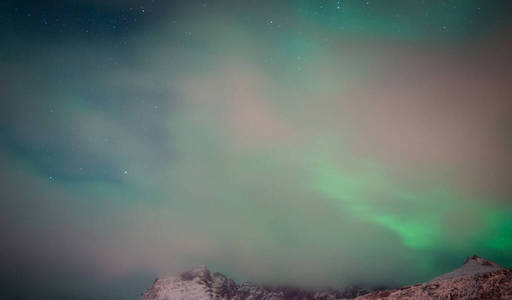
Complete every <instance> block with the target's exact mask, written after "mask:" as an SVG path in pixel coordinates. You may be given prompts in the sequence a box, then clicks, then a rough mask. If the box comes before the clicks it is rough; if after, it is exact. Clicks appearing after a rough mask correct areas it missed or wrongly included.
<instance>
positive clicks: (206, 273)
mask: <svg viewBox="0 0 512 300" xmlns="http://www.w3.org/2000/svg"><path fill="white" fill-rule="evenodd" d="M180 277H181V279H183V280H197V281H203V282H208V281H211V280H212V276H211V273H210V270H208V269H207V268H206V266H199V267H197V268H194V269H192V270H189V271H186V272H183V273H181V275H180Z"/></svg>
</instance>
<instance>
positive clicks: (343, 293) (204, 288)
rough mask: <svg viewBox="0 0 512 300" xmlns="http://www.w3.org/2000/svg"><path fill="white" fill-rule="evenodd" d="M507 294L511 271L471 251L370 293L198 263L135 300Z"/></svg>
mask: <svg viewBox="0 0 512 300" xmlns="http://www.w3.org/2000/svg"><path fill="white" fill-rule="evenodd" d="M353 298H355V299H357V300H369V299H373V300H376V299H387V300H394V299H502V300H505V299H507V300H511V299H512V270H511V269H507V268H504V267H502V266H500V265H498V264H496V263H494V262H492V261H489V260H486V259H484V258H481V257H479V256H477V255H474V256H472V257H468V258H467V259H466V261H465V262H464V264H463V265H462V266H461V267H460V268H458V269H455V270H453V271H451V272H449V273H446V274H442V275H440V276H438V277H435V278H434V279H432V280H430V281H428V282H425V283H420V284H416V285H411V286H406V287H402V288H398V289H392V290H383V291H376V292H371V293H370V291H368V290H364V289H360V288H356V287H354V288H349V289H344V290H326V291H307V290H301V289H297V288H290V287H265V286H259V285H255V284H252V283H247V282H246V283H242V284H239V285H238V284H236V283H235V282H234V281H233V280H231V279H229V278H227V277H226V276H224V275H222V274H220V273H211V272H210V271H209V270H208V269H207V268H205V267H200V268H196V269H193V270H190V271H187V272H185V273H182V274H181V275H179V276H174V277H169V278H160V279H156V280H155V282H154V283H153V285H152V286H151V288H149V289H148V290H147V291H145V292H144V293H143V294H142V297H141V298H140V300H213V299H223V300H339V299H353Z"/></svg>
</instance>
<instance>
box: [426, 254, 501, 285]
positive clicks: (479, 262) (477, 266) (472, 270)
mask: <svg viewBox="0 0 512 300" xmlns="http://www.w3.org/2000/svg"><path fill="white" fill-rule="evenodd" d="M502 269H504V268H503V267H502V266H500V265H498V264H497V263H495V262H493V261H490V260H487V259H485V258H482V257H480V256H478V255H476V254H475V255H473V256H468V257H467V258H466V261H465V262H464V264H463V265H462V266H461V267H460V268H457V269H455V270H453V271H451V272H448V273H445V274H442V275H439V276H437V277H435V278H434V279H432V280H430V281H431V282H433V281H438V280H444V279H450V278H456V277H460V276H467V275H475V274H481V273H487V272H492V271H497V270H502Z"/></svg>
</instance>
